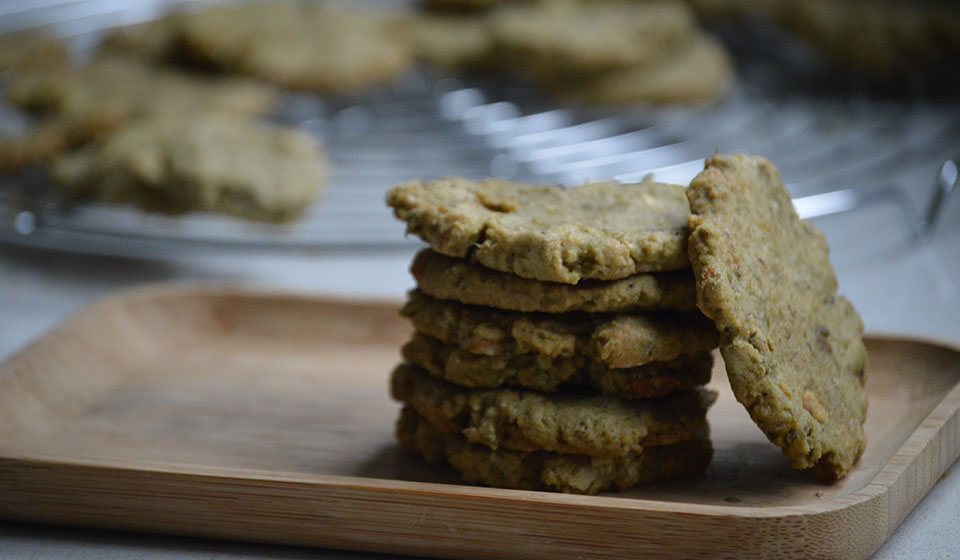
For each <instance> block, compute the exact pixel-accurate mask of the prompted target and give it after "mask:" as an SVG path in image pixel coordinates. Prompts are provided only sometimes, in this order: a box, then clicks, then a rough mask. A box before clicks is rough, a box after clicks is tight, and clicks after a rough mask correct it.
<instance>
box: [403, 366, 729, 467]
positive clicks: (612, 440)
mask: <svg viewBox="0 0 960 560" xmlns="http://www.w3.org/2000/svg"><path fill="white" fill-rule="evenodd" d="M390 390H391V395H392V396H393V398H394V399H396V400H398V401H401V402H404V403H406V404H408V405H410V406H411V407H412V408H413V409H414V410H416V411H417V413H418V414H420V415H421V416H423V417H424V418H426V419H427V421H429V422H430V424H431V425H433V427H434V428H436V429H437V430H439V431H441V432H443V433H445V434H449V435H462V436H463V437H464V438H465V439H466V440H467V441H469V442H470V443H475V444H479V445H485V446H487V447H489V448H490V449H499V448H501V447H502V448H504V449H511V450H514V451H555V452H557V453H574V454H578V455H589V456H591V457H619V456H623V455H626V454H628V453H637V452H640V451H642V450H643V449H644V448H646V447H656V446H659V445H673V444H677V443H680V442H684V441H689V440H691V439H695V438H696V437H697V436H698V434H700V432H701V431H702V430H703V429H704V427H705V426H706V411H707V408H708V407H709V406H710V405H711V404H712V402H713V400H714V399H715V394H714V393H712V392H711V391H707V390H706V389H700V390H697V391H682V392H676V393H674V394H672V395H670V396H668V397H664V398H661V399H649V400H637V401H625V400H623V399H618V398H615V397H610V396H606V395H582V396H581V395H566V394H564V395H543V394H540V393H535V392H533V391H522V390H516V389H468V388H464V387H460V386H457V385H453V384H452V383H447V382H446V381H443V380H440V379H437V378H435V377H433V376H432V375H430V374H429V373H427V372H425V371H423V370H422V369H420V368H418V367H416V366H413V365H411V364H400V365H399V366H397V368H396V369H394V371H393V375H392V377H391V379H390Z"/></svg>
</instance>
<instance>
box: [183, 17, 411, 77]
mask: <svg viewBox="0 0 960 560" xmlns="http://www.w3.org/2000/svg"><path fill="white" fill-rule="evenodd" d="M179 33H180V35H179V41H180V43H181V49H182V51H183V54H184V55H185V56H188V57H190V58H191V59H192V60H193V61H194V62H197V63H200V64H205V65H207V66H211V67H214V68H216V69H220V70H225V71H231V72H241V73H247V74H250V75H253V76H257V77H260V78H263V79H266V80H269V81H271V82H274V83H277V84H281V85H284V86H287V87H290V88H294V89H301V90H309V91H317V92H323V93H327V92H342V91H349V90H355V89H358V88H363V87H369V86H373V85H377V84H383V83H387V82H389V81H390V80H392V79H393V78H395V77H396V76H398V75H399V74H400V73H401V72H403V71H404V70H406V69H407V68H408V67H409V66H410V64H411V62H412V57H411V52H410V49H409V47H408V46H407V44H406V43H405V42H403V41H401V40H398V39H397V38H395V37H394V34H393V33H391V32H390V29H389V23H388V22H387V21H386V20H384V19H382V18H381V17H379V16H377V15H376V14H375V13H374V12H372V11H364V10H350V9H343V8H337V7H333V6H330V5H327V4H325V3H322V2H306V3H304V2H284V1H281V2H251V3H244V4H234V5H229V6H218V7H213V8H208V9H206V10H204V11H202V12H198V13H196V14H191V15H188V16H183V17H181V18H180V30H179Z"/></svg>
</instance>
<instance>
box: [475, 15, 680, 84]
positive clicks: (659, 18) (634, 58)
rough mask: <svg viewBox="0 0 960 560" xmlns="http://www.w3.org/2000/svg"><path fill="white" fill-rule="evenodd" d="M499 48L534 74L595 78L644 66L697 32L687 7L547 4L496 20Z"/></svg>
mask: <svg viewBox="0 0 960 560" xmlns="http://www.w3.org/2000/svg"><path fill="white" fill-rule="evenodd" d="M491 26H492V29H493V35H494V38H495V41H496V42H497V47H498V49H499V50H500V51H501V52H502V53H503V56H504V57H505V58H506V59H507V60H508V62H509V63H510V64H512V65H514V66H518V67H520V68H522V69H525V70H527V71H529V72H532V73H534V74H541V73H544V72H546V73H549V74H555V73H557V72H561V71H562V72H576V73H581V74H583V73H596V72H604V71H609V70H611V69H621V68H628V67H631V66H636V65H640V64H645V63H648V62H650V61H651V60H655V59H657V58H659V57H660V56H662V54H663V53H664V52H668V51H670V50H671V49H672V48H674V46H675V44H676V43H678V42H681V41H683V40H684V39H685V38H686V36H687V35H688V34H689V33H692V32H693V30H694V28H695V22H694V18H693V16H692V14H691V12H690V10H689V9H688V8H687V7H686V5H685V4H683V3H682V2H651V3H639V2H606V3H595V4H581V3H576V2H547V3H539V4H531V5H525V6H512V7H509V8H506V9H502V10H499V11H497V12H495V13H494V14H493V16H492V17H491Z"/></svg>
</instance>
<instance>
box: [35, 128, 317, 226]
mask: <svg viewBox="0 0 960 560" xmlns="http://www.w3.org/2000/svg"><path fill="white" fill-rule="evenodd" d="M322 158H323V155H322V152H321V151H320V147H319V145H318V144H317V143H316V142H315V141H314V140H313V139H312V138H311V137H309V136H307V135H306V134H304V133H302V132H299V131H294V130H290V129H283V128H279V127H276V126H271V125H267V124H265V123H254V122H250V121H247V120H242V119H231V118H227V117H220V116H213V115H191V116H189V117H180V118H173V117H166V116H165V117H156V118H151V119H143V120H138V121H136V122H134V123H133V124H131V125H130V126H127V127H124V128H123V129H121V130H119V131H117V132H116V133H114V134H111V135H110V136H109V137H107V138H106V139H104V140H103V141H102V142H100V143H99V144H95V145H92V146H90V147H86V148H84V149H82V150H81V151H79V152H76V153H71V154H66V155H63V156H60V157H59V158H58V159H57V160H55V162H54V165H53V166H52V169H51V175H52V178H53V179H54V181H55V182H56V183H57V184H58V185H60V186H61V187H62V188H64V189H66V190H67V191H68V192H70V193H71V194H74V195H77V196H84V197H86V196H92V197H95V198H99V199H102V200H109V201H117V202H134V203H136V204H138V205H139V206H141V207H143V208H146V209H149V210H159V211H163V212H171V213H179V212H188V211H213V212H223V213H226V214H231V215H234V216H238V217H243V218H248V219H256V220H268V221H284V220H287V219H290V218H292V217H293V216H295V215H296V214H297V213H298V212H299V211H300V210H302V209H303V208H304V207H305V206H307V205H308V204H309V203H310V202H312V201H313V199H314V198H315V197H316V195H317V193H318V192H319V190H320V188H321V187H322V185H323V182H324V179H325V176H326V171H325V165H324V163H323V159H322Z"/></svg>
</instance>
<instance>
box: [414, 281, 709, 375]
mask: <svg viewBox="0 0 960 560" xmlns="http://www.w3.org/2000/svg"><path fill="white" fill-rule="evenodd" d="M401 313H402V314H403V315H404V316H405V317H407V318H409V319H410V321H411V322H412V323H413V326H414V329H415V330H417V331H418V332H421V333H424V334H427V335H430V336H432V337H433V338H436V339H438V340H440V341H442V342H444V343H445V344H451V345H454V346H457V347H459V348H462V349H464V350H466V351H468V352H471V353H474V354H485V355H490V356H492V355H497V354H527V353H538V354H543V355H546V356H563V357H571V356H575V355H581V356H588V357H590V358H592V359H593V360H594V361H597V362H600V363H602V364H604V365H605V366H607V367H609V368H628V367H634V366H641V365H644V364H648V363H651V362H662V361H667V360H673V359H675V358H677V357H678V356H680V355H683V354H693V353H696V352H706V351H708V350H712V349H713V348H716V346H717V343H718V340H719V336H718V334H717V332H716V329H715V328H714V326H713V324H712V323H711V322H710V321H709V320H708V319H707V318H706V317H704V316H703V315H701V314H700V313H696V312H692V313H682V312H671V313H644V314H635V315H631V314H625V313H620V314H616V313H611V314H587V313H564V314H558V315H551V314H544V313H519V312H514V311H503V310H499V309H491V308H487V307H479V306H473V305H464V304H461V303H457V302H454V301H448V300H439V299H434V298H431V297H429V296H426V295H424V294H422V293H420V292H418V291H416V290H415V291H413V292H411V293H410V298H409V300H408V301H407V303H406V304H405V305H404V306H403V308H402V310H401Z"/></svg>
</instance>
